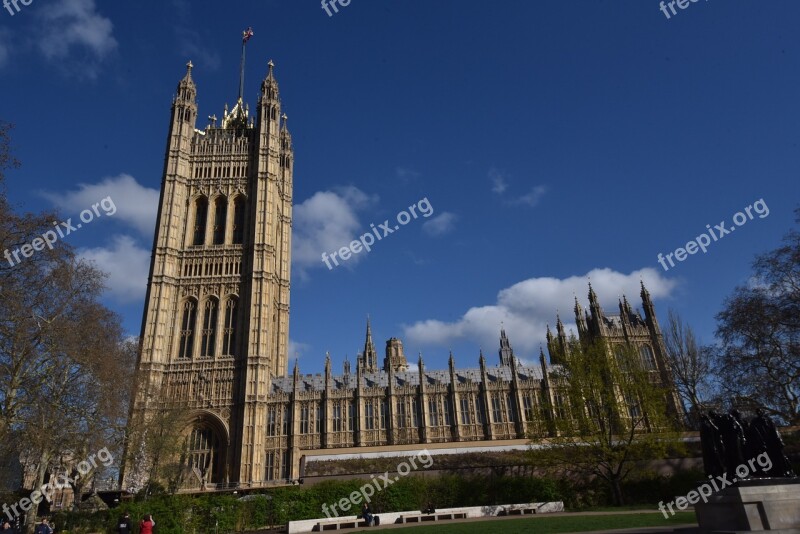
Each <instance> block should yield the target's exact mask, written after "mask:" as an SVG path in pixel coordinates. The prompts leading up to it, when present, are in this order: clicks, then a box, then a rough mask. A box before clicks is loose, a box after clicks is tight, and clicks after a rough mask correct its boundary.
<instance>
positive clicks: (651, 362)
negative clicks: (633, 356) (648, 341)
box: [639, 345, 657, 371]
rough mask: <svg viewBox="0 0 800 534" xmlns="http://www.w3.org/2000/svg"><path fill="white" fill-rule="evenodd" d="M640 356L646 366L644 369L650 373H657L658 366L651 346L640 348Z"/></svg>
mask: <svg viewBox="0 0 800 534" xmlns="http://www.w3.org/2000/svg"><path fill="white" fill-rule="evenodd" d="M639 354H640V355H641V357H642V364H644V368H645V369H647V370H648V371H655V370H656V369H657V366H656V359H655V356H653V349H651V348H650V345H642V346H641V348H639Z"/></svg>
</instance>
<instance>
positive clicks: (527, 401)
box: [522, 394, 533, 421]
mask: <svg viewBox="0 0 800 534" xmlns="http://www.w3.org/2000/svg"><path fill="white" fill-rule="evenodd" d="M522 403H523V407H524V409H525V420H526V421H533V394H528V395H525V396H524V397H522Z"/></svg>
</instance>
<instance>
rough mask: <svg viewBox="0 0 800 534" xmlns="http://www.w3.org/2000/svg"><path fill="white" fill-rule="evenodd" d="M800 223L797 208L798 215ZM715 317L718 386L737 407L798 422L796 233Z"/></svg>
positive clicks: (799, 240)
mask: <svg viewBox="0 0 800 534" xmlns="http://www.w3.org/2000/svg"><path fill="white" fill-rule="evenodd" d="M795 213H796V215H797V222H799V223H800V208H798V209H797V210H796V212H795ZM753 270H754V274H753V276H752V278H751V280H750V283H749V284H748V285H747V286H740V287H737V288H736V289H735V290H734V292H733V294H732V295H731V296H730V297H729V298H728V299H727V300H726V301H725V303H724V309H723V310H722V311H721V312H720V313H719V314H718V315H717V321H718V326H717V335H718V336H719V338H720V339H721V341H722V346H721V351H722V353H723V354H722V357H721V358H720V367H721V384H722V387H723V388H724V390H725V391H726V392H727V393H728V394H729V395H730V396H733V397H736V398H737V402H740V403H748V404H750V405H751V406H749V407H750V408H761V409H763V410H765V411H766V412H767V413H770V414H772V415H774V416H777V417H778V418H779V419H781V420H782V422H784V423H790V424H798V423H800V232H798V231H797V230H791V231H790V232H789V233H787V234H786V236H784V238H783V244H782V246H780V247H778V248H776V249H775V250H772V251H770V252H767V253H765V254H761V255H759V256H757V257H756V260H755V262H754V263H753Z"/></svg>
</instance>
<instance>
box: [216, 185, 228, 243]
mask: <svg viewBox="0 0 800 534" xmlns="http://www.w3.org/2000/svg"><path fill="white" fill-rule="evenodd" d="M227 217H228V203H227V202H226V200H225V199H224V198H223V197H218V198H217V200H216V201H215V202H214V244H215V245H222V244H223V243H225V220H226V219H227Z"/></svg>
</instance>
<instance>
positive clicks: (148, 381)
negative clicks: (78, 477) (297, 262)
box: [124, 61, 294, 487]
mask: <svg viewBox="0 0 800 534" xmlns="http://www.w3.org/2000/svg"><path fill="white" fill-rule="evenodd" d="M273 67H274V65H273V63H272V62H271V61H270V62H269V64H268V72H267V75H266V76H265V78H264V80H263V82H262V83H261V91H260V94H259V97H258V109H257V113H256V116H255V117H251V116H250V113H249V109H248V106H247V105H246V104H245V103H244V102H243V100H242V98H241V97H240V98H239V99H238V102H237V103H236V105H235V106H234V108H233V109H232V110H231V111H230V112H228V109H227V105H226V106H225V112H224V115H223V119H222V121H221V124H220V125H219V126H218V125H217V118H216V117H215V116H211V117H209V123H208V125H207V126H206V127H205V128H204V129H202V130H200V129H197V128H196V127H195V124H196V121H197V116H198V115H197V90H196V86H195V82H194V81H193V79H192V64H191V62H189V64H188V65H187V71H186V75H185V76H184V77H183V79H182V80H181V81H180V82H179V84H178V89H177V95H176V96H175V98H174V100H173V102H172V114H171V119H170V125H169V135H168V138H167V139H168V140H167V149H166V156H165V164H164V174H163V178H162V181H161V196H160V200H159V207H158V221H157V226H156V231H155V238H154V243H153V253H152V258H151V265H150V277H149V280H148V286H147V297H146V306H145V310H144V316H143V319H142V332H141V351H140V356H139V361H138V373H139V374H138V377H137V384H136V392H135V400H134V406H133V411H132V417H131V420H132V421H139V422H146V421H148V420H151V419H152V417H153V414H154V413H155V412H156V411H158V410H163V409H169V408H172V407H180V408H181V409H182V410H188V414H189V420H190V424H189V426H188V428H187V429H186V435H187V437H189V440H188V443H189V451H188V467H189V469H190V470H191V471H192V472H193V473H194V476H197V477H198V479H202V482H203V483H204V484H205V483H206V482H208V483H216V484H226V483H235V482H240V481H243V482H244V481H251V480H260V479H262V478H263V471H264V466H263V458H264V451H263V450H262V449H263V436H264V435H265V431H264V424H265V423H264V422H265V419H266V413H265V408H264V406H263V400H264V398H265V397H266V396H267V395H268V394H269V393H270V384H271V380H272V378H274V377H276V376H283V375H286V374H288V367H287V351H288V343H289V281H290V260H291V258H290V255H291V228H292V171H293V165H294V161H293V159H294V157H293V150H292V138H291V135H290V134H289V131H288V129H287V122H286V115H282V114H281V102H280V99H279V95H278V83H277V81H276V80H275V76H274V73H273ZM131 446H132V447H135V446H136V445H135V444H132V445H131ZM128 456H129V457H130V452H129V455H128ZM140 460H141V461H145V460H142V459H140ZM125 470H126V473H125V475H124V477H125V483H126V484H128V486H127V487H130V486H131V485H133V486H134V487H135V486H136V480H134V478H135V477H134V475H133V473H134V471H135V470H136V466H134V465H131V463H130V462H129V463H128V464H127V465H126V466H125ZM190 476H191V475H190Z"/></svg>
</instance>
